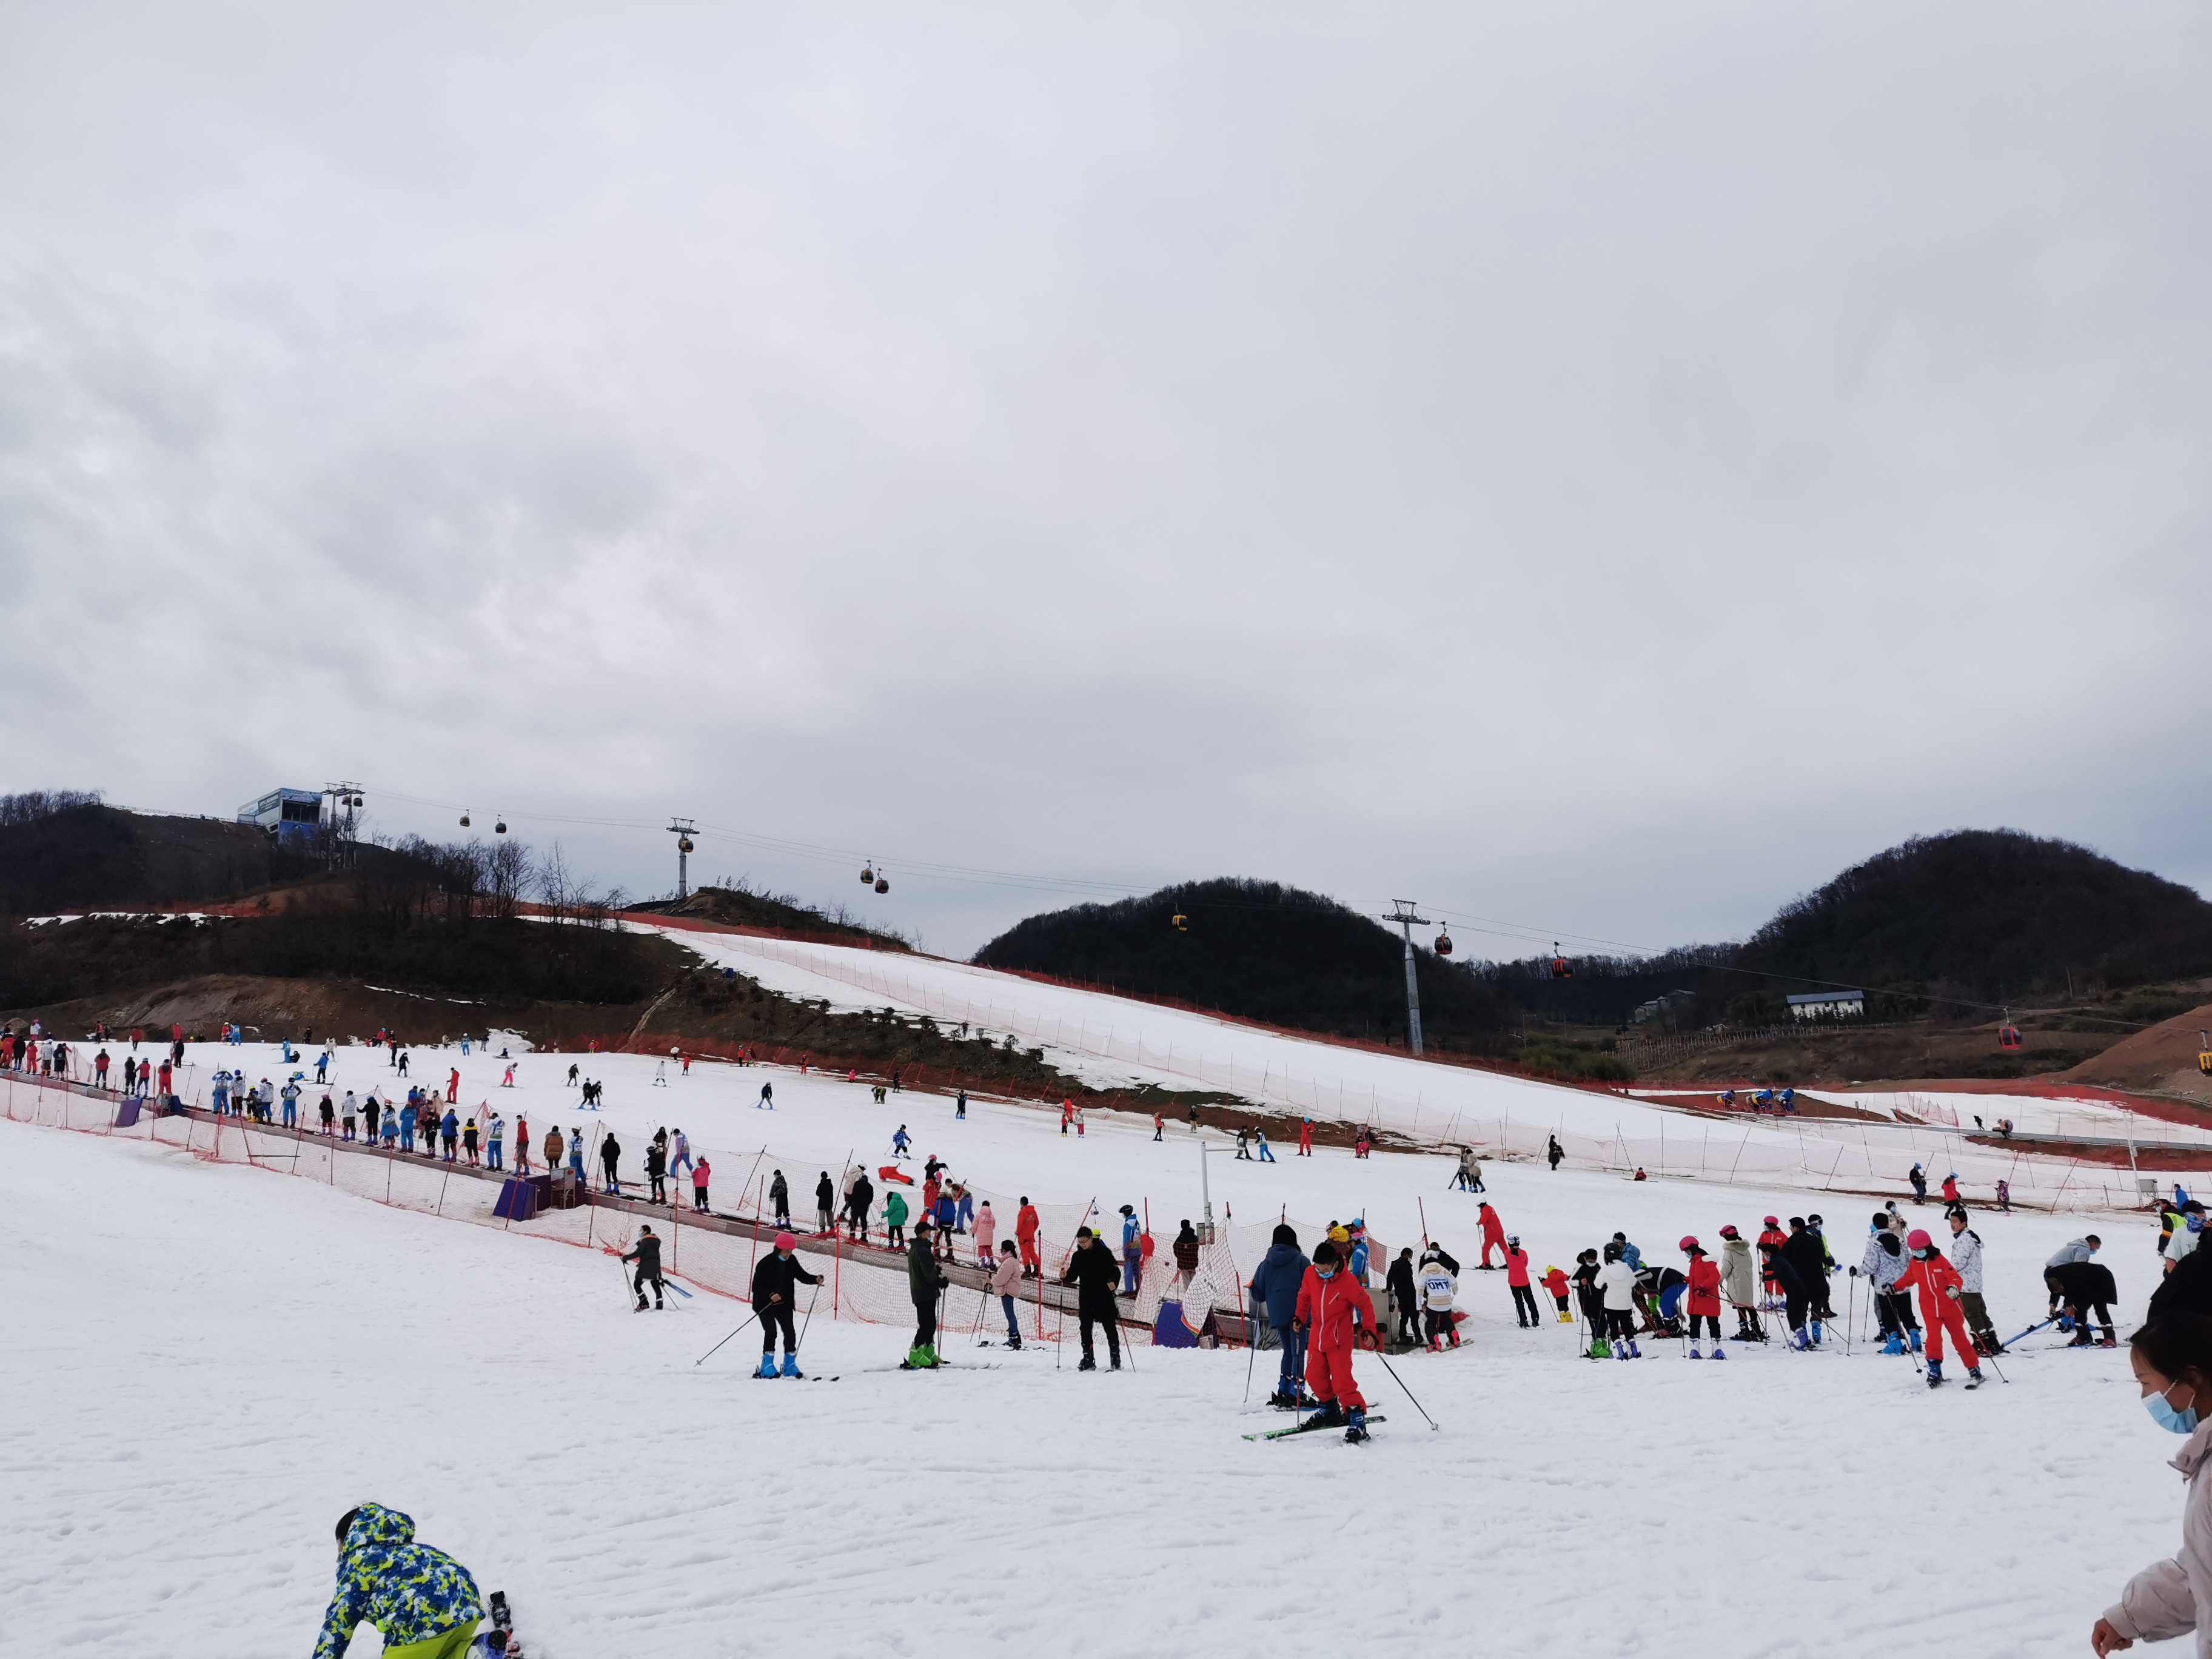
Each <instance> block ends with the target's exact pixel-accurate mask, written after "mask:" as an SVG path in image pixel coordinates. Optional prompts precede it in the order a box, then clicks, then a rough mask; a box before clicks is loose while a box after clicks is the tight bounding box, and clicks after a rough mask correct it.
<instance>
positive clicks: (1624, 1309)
mask: <svg viewBox="0 0 2212 1659" xmlns="http://www.w3.org/2000/svg"><path fill="white" fill-rule="evenodd" d="M1595 1285H1596V1287H1597V1289H1598V1291H1600V1293H1601V1295H1602V1297H1603V1298H1604V1302H1605V1327H1606V1334H1607V1336H1608V1337H1609V1338H1610V1339H1611V1340H1612V1342H1613V1358H1615V1359H1641V1358H1644V1352H1643V1350H1642V1349H1640V1348H1638V1346H1636V1269H1635V1268H1633V1267H1630V1266H1629V1265H1628V1263H1627V1261H1625V1260H1624V1259H1623V1258H1622V1256H1621V1254H1620V1245H1618V1244H1608V1245H1607V1246H1606V1247H1605V1266H1604V1267H1601V1268H1600V1269H1599V1270H1598V1273H1597V1278H1596V1279H1595Z"/></svg>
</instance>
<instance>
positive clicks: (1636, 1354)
mask: <svg viewBox="0 0 2212 1659" xmlns="http://www.w3.org/2000/svg"><path fill="white" fill-rule="evenodd" d="M1628 1357H1629V1358H1631V1359H1641V1358H1644V1350H1643V1349H1641V1348H1639V1347H1638V1346H1636V1339H1635V1338H1634V1337H1630V1338H1629V1339H1628Z"/></svg>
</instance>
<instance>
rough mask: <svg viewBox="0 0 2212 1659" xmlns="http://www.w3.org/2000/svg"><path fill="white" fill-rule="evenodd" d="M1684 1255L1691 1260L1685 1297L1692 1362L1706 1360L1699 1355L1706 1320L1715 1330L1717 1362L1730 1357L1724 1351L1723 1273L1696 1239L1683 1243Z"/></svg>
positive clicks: (1683, 1294) (1714, 1348)
mask: <svg viewBox="0 0 2212 1659" xmlns="http://www.w3.org/2000/svg"><path fill="white" fill-rule="evenodd" d="M1682 1254H1683V1255H1686V1256H1688V1257H1689V1258H1690V1268H1689V1273H1688V1274H1687V1275H1686V1276H1687V1278H1688V1279H1689V1281H1690V1287H1689V1289H1688V1290H1686V1291H1684V1292H1683V1293H1682V1301H1683V1305H1684V1306H1685V1307H1686V1309H1687V1310H1689V1315H1690V1358H1692V1359H1702V1358H1705V1356H1704V1355H1702V1354H1700V1353H1699V1352H1698V1322H1699V1320H1700V1319H1702V1320H1704V1321H1705V1323H1706V1324H1707V1325H1708V1326H1709V1327H1711V1330H1712V1334H1713V1358H1716V1359H1725V1358H1728V1354H1727V1353H1726V1352H1724V1351H1723V1349H1722V1347H1721V1270H1720V1268H1719V1267H1717V1266H1716V1265H1715V1264H1714V1262H1713V1260H1712V1258H1711V1256H1709V1255H1706V1254H1705V1250H1704V1249H1703V1248H1702V1247H1701V1246H1700V1245H1699V1243H1698V1241H1697V1240H1696V1239H1695V1238H1694V1237H1692V1238H1686V1239H1684V1240H1683V1241H1682Z"/></svg>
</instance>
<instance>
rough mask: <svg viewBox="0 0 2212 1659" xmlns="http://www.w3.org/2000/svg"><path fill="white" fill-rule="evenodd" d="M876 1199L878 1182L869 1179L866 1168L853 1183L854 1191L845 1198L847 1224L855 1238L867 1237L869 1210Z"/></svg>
mask: <svg viewBox="0 0 2212 1659" xmlns="http://www.w3.org/2000/svg"><path fill="white" fill-rule="evenodd" d="M875 1201H876V1183H875V1182H872V1181H871V1180H869V1179H868V1177H867V1174H866V1171H865V1170H864V1171H862V1173H861V1176H860V1179H859V1180H858V1181H856V1182H854V1183H853V1190H852V1193H851V1194H850V1195H849V1196H848V1198H847V1199H846V1200H845V1225H846V1227H847V1229H848V1231H850V1232H851V1233H852V1235H853V1237H854V1238H858V1239H865V1238H866V1237H867V1236H868V1210H869V1207H870V1206H872V1205H873V1204H874V1203H875Z"/></svg>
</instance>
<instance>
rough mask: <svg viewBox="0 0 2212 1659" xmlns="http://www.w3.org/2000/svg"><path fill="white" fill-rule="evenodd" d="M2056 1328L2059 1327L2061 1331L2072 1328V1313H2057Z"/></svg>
mask: <svg viewBox="0 0 2212 1659" xmlns="http://www.w3.org/2000/svg"><path fill="white" fill-rule="evenodd" d="M2058 1328H2059V1329H2060V1330H2061V1331H2070V1330H2072V1329H2073V1328H2074V1316H2073V1315H2072V1314H2061V1315H2059V1316H2058Z"/></svg>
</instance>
